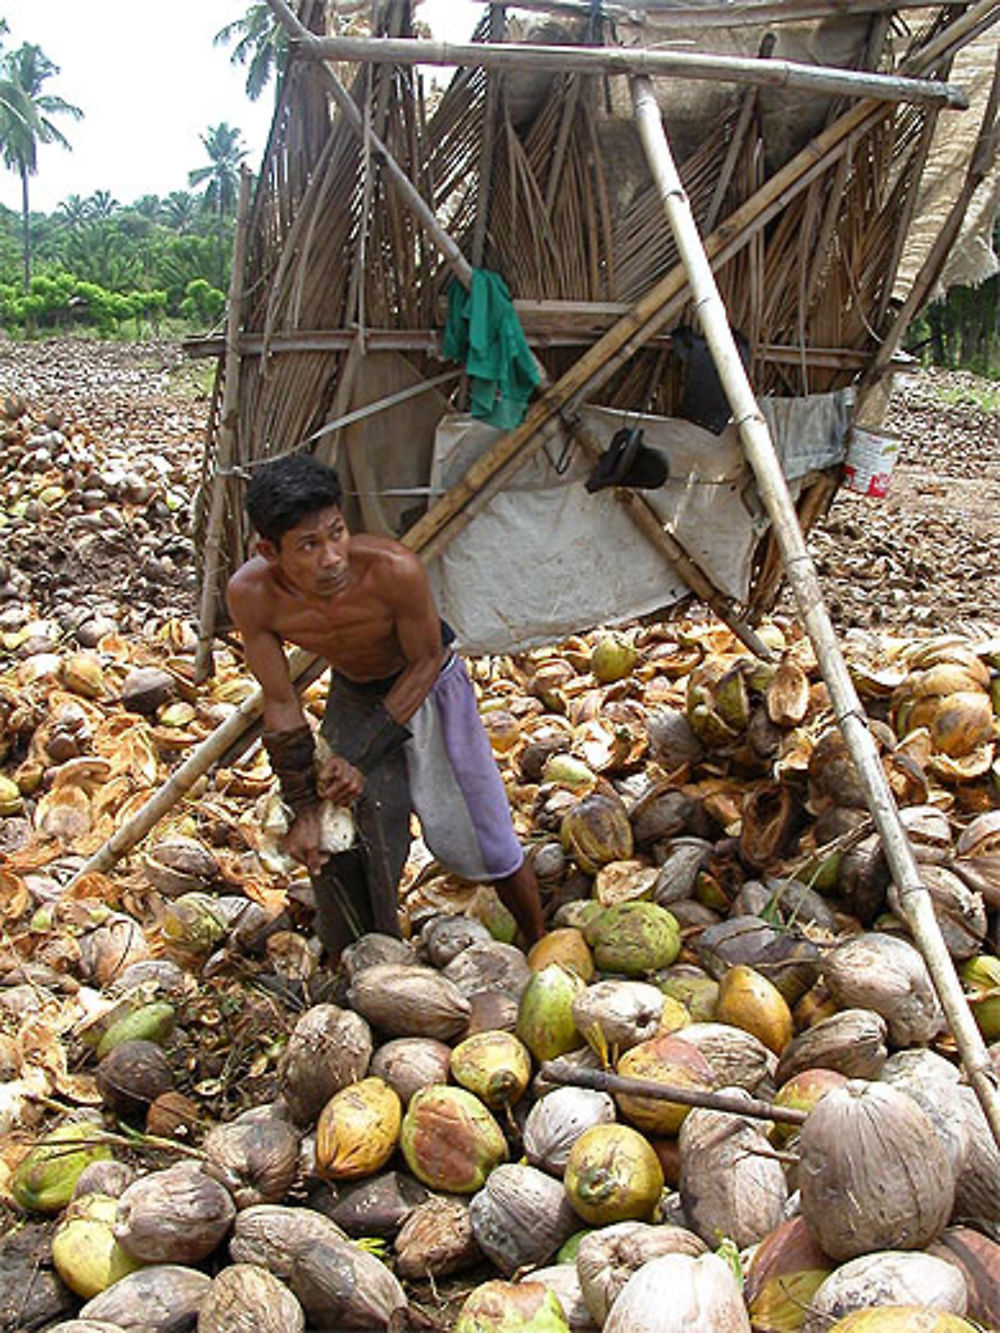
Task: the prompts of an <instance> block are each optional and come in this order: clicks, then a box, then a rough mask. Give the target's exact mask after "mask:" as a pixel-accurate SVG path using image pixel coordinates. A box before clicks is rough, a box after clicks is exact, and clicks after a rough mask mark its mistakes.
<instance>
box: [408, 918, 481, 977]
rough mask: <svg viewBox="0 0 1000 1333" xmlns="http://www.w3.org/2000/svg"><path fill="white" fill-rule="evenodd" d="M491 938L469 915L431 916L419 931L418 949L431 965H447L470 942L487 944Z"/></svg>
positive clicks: (478, 922)
mask: <svg viewBox="0 0 1000 1333" xmlns="http://www.w3.org/2000/svg"><path fill="white" fill-rule="evenodd" d="M492 938H493V937H492V935H491V934H490V932H489V931H488V930H487V929H486V927H485V926H484V925H483V923H482V922H481V921H476V920H475V919H474V918H473V917H471V916H432V917H431V919H430V920H429V921H428V922H426V923H425V925H424V927H423V929H422V930H421V932H420V949H421V952H422V953H423V955H424V956H425V957H426V958H427V961H428V962H429V963H430V964H431V966H432V967H447V965H448V964H449V963H450V962H451V960H452V959H453V958H455V957H456V956H457V955H458V954H460V953H461V952H462V951H463V950H464V949H467V948H468V947H469V945H470V944H487V943H489V941H490V940H491V939H492Z"/></svg>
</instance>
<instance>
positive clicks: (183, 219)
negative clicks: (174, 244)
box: [161, 190, 196, 236]
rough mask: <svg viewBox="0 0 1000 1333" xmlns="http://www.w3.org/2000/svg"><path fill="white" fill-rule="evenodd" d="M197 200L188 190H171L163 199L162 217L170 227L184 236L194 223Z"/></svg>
mask: <svg viewBox="0 0 1000 1333" xmlns="http://www.w3.org/2000/svg"><path fill="white" fill-rule="evenodd" d="M195 211H196V200H195V197H194V195H193V194H189V193H188V191H187V190H171V192H170V194H168V195H167V197H166V199H164V201H163V207H162V210H161V217H162V219H163V221H164V222H165V223H166V225H167V226H168V227H172V228H173V229H174V231H176V232H178V233H179V235H181V236H183V235H185V233H186V232H188V231H190V230H191V227H192V225H193V223H194V217H195Z"/></svg>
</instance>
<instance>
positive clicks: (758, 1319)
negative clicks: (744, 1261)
mask: <svg viewBox="0 0 1000 1333" xmlns="http://www.w3.org/2000/svg"><path fill="white" fill-rule="evenodd" d="M833 1267H834V1264H833V1260H832V1259H831V1258H830V1257H829V1256H828V1255H826V1254H824V1253H823V1251H822V1250H821V1249H820V1247H819V1246H818V1245H817V1244H816V1241H815V1240H814V1239H813V1237H812V1236H811V1235H810V1234H809V1228H808V1227H807V1226H806V1224H805V1222H804V1221H803V1220H802V1218H801V1217H793V1218H791V1219H790V1220H789V1221H787V1222H782V1223H781V1224H780V1225H779V1226H777V1227H775V1229H774V1230H773V1231H772V1232H770V1233H769V1235H767V1236H765V1238H764V1240H763V1241H762V1242H761V1243H760V1245H758V1246H757V1248H756V1249H755V1250H754V1252H753V1257H752V1259H751V1260H750V1267H749V1269H748V1271H747V1276H746V1285H745V1287H744V1292H743V1295H744V1298H745V1300H746V1303H747V1309H748V1310H749V1311H750V1318H751V1320H752V1322H753V1325H754V1327H755V1328H763V1329H767V1330H768V1331H769V1333H798V1330H799V1329H801V1327H802V1320H803V1318H804V1316H805V1311H806V1306H807V1305H808V1304H809V1302H810V1301H811V1300H812V1298H813V1296H814V1295H815V1293H816V1292H817V1291H818V1289H819V1288H820V1287H821V1286H822V1284H823V1283H824V1282H825V1281H826V1279H827V1278H828V1277H829V1275H830V1273H831V1272H832V1271H833Z"/></svg>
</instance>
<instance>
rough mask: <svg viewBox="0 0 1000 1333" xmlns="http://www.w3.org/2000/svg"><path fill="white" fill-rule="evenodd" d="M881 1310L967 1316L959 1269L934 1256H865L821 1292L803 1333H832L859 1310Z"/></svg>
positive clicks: (893, 1253)
mask: <svg viewBox="0 0 1000 1333" xmlns="http://www.w3.org/2000/svg"><path fill="white" fill-rule="evenodd" d="M880 1305H922V1306H924V1307H926V1308H929V1309H932V1310H943V1311H944V1312H945V1313H947V1314H957V1315H964V1314H965V1308H966V1290H965V1278H964V1277H963V1276H962V1273H961V1271H960V1270H959V1269H958V1268H956V1267H955V1266H954V1265H952V1264H949V1263H946V1262H945V1260H943V1259H937V1258H935V1257H934V1256H933V1255H930V1254H917V1253H914V1252H912V1251H907V1250H882V1251H879V1252H877V1253H875V1254H863V1255H861V1256H859V1257H858V1258H857V1259H852V1260H851V1261H850V1262H849V1263H846V1264H842V1265H841V1267H840V1268H838V1269H836V1271H835V1272H833V1273H831V1274H830V1276H829V1277H828V1278H827V1279H826V1280H825V1281H824V1282H823V1283H822V1284H821V1285H820V1286H819V1288H818V1289H817V1291H816V1293H815V1295H814V1296H813V1298H812V1300H811V1301H810V1302H809V1307H808V1309H807V1311H806V1317H805V1320H804V1322H803V1324H802V1333H827V1330H828V1329H829V1328H830V1327H831V1325H833V1324H834V1323H836V1321H837V1320H838V1319H842V1318H844V1316H845V1315H849V1314H850V1313H851V1312H852V1311H854V1310H864V1309H870V1308H871V1307H873V1306H874V1307H877V1306H880Z"/></svg>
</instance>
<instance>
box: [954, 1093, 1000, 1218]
mask: <svg viewBox="0 0 1000 1333" xmlns="http://www.w3.org/2000/svg"><path fill="white" fill-rule="evenodd" d="M958 1091H959V1096H960V1097H961V1099H962V1104H963V1107H964V1110H965V1122H966V1125H967V1127H968V1136H969V1137H968V1150H967V1153H966V1158H965V1165H964V1166H963V1168H962V1171H961V1173H960V1174H959V1176H958V1179H957V1181H956V1182H955V1212H954V1217H953V1219H952V1220H953V1221H956V1222H968V1223H969V1224H970V1225H971V1226H974V1227H978V1228H980V1229H981V1230H983V1231H986V1232H989V1233H990V1234H991V1235H993V1237H994V1238H995V1239H1000V1148H998V1147H997V1143H996V1140H995V1139H994V1137H993V1132H992V1130H991V1129H990V1126H989V1122H988V1121H987V1119H986V1116H985V1115H984V1114H983V1109H982V1107H981V1106H980V1104H979V1099H978V1097H977V1096H976V1094H975V1092H974V1091H973V1090H972V1088H968V1087H960V1088H959V1090H958Z"/></svg>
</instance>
